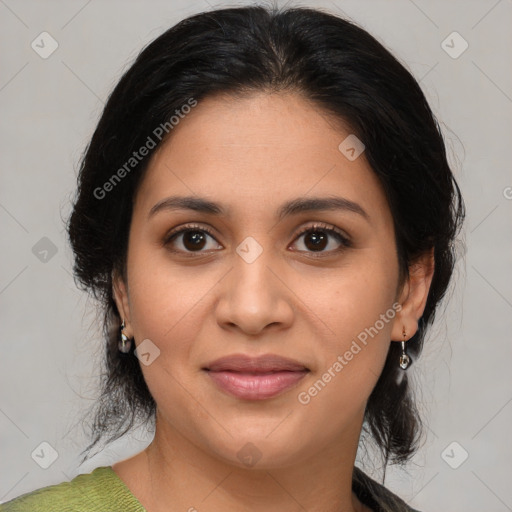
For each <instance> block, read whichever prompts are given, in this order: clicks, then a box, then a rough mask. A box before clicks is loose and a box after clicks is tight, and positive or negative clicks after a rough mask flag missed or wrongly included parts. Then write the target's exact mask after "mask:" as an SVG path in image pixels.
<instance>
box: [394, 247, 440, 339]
mask: <svg viewBox="0 0 512 512" xmlns="http://www.w3.org/2000/svg"><path fill="white" fill-rule="evenodd" d="M434 266H435V261H434V248H432V249H431V250H430V251H428V252H426V253H424V254H422V255H421V256H420V257H419V258H417V259H416V260H415V261H414V262H413V263H412V264H411V265H410V266H409V277H408V279H407V280H406V282H405V283H404V286H403V287H402V291H401V293H400V297H399V299H398V302H399V304H400V305H401V306H402V309H401V310H400V311H397V314H396V316H395V319H394V321H393V328H392V330H391V339H392V340H393V341H402V340H403V339H404V336H403V332H402V330H403V329H405V332H406V340H408V339H410V338H411V337H412V336H414V335H415V334H416V332H417V330H418V321H419V319H420V318H421V317H422V315H423V311H424V310H425V305H426V303H427V298H428V292H429V290H430V285H431V283H432V277H433V275H434Z"/></svg>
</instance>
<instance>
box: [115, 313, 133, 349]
mask: <svg viewBox="0 0 512 512" xmlns="http://www.w3.org/2000/svg"><path fill="white" fill-rule="evenodd" d="M123 330H124V320H123V323H122V324H121V341H119V343H118V348H119V352H122V353H123V354H127V353H128V352H130V349H131V348H132V340H131V339H130V338H128V336H126V334H125V333H124V332H123Z"/></svg>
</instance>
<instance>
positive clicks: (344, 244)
mask: <svg viewBox="0 0 512 512" xmlns="http://www.w3.org/2000/svg"><path fill="white" fill-rule="evenodd" d="M188 231H199V232H204V233H207V234H208V235H209V236H211V237H212V238H213V239H214V240H215V241H217V240H216V238H215V236H214V234H213V232H212V231H211V230H210V229H209V228H207V227H205V226H199V225H197V224H187V225H185V226H183V227H181V228H180V229H177V230H173V231H171V232H169V233H168V234H167V235H166V236H165V239H164V242H163V245H164V246H168V245H170V243H171V242H172V241H174V239H175V238H176V237H178V236H179V235H181V234H183V233H186V232H188ZM315 231H323V232H325V233H328V234H330V235H331V236H333V237H335V238H336V239H337V240H338V241H339V242H340V243H341V247H340V248H338V249H334V250H330V251H319V252H315V251H297V252H307V253H308V254H311V255H313V257H316V258H321V257H323V256H325V255H331V254H333V253H338V252H340V251H342V250H343V249H346V248H349V247H352V243H351V241H350V240H349V239H348V238H347V237H346V236H345V235H344V234H343V233H342V232H341V231H339V230H338V229H337V228H336V227H334V226H332V225H329V224H324V223H315V224H313V225H311V226H306V227H304V228H303V229H301V230H300V231H299V233H297V235H296V237H295V239H294V241H295V240H297V239H298V238H300V237H301V236H302V235H304V234H306V233H309V232H315ZM217 243H218V242H217ZM170 250H171V251H172V252H175V253H181V254H186V255H187V256H188V257H197V256H200V255H201V254H203V251H182V250H176V249H170Z"/></svg>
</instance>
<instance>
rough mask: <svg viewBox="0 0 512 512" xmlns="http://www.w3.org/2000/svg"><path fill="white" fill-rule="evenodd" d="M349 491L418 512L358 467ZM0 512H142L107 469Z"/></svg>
mask: <svg viewBox="0 0 512 512" xmlns="http://www.w3.org/2000/svg"><path fill="white" fill-rule="evenodd" d="M352 489H353V491H354V493H355V494H356V496H357V497H358V499H359V500H360V501H361V502H362V503H364V504H365V505H367V506H368V507H370V508H371V509H372V510H373V511H374V512H418V511H416V510H414V509H412V508H410V507H409V506H408V505H407V504H406V503H405V502H404V501H402V500H401V499H400V498H399V497H398V496H396V495H395V494H393V493H392V492H391V491H389V490H388V489H386V488H385V487H384V486H382V485H381V484H379V483H377V482H375V481H374V480H372V479H371V478H370V477H369V476H367V475H366V474H365V473H363V472H362V471H361V470H360V469H359V468H357V467H355V468H354V476H353V486H352ZM0 512H146V509H145V508H144V507H143V506H142V505H141V503H140V502H139V501H138V500H137V498H136V497H135V496H134V495H133V494H132V493H131V492H130V490H129V489H128V487H127V486H126V485H125V483H124V482H123V481H122V480H121V479H120V478H119V477H118V476H117V473H115V471H114V470H113V469H112V467H111V466H101V467H98V468H96V469H95V470H94V471H92V472H91V473H84V474H81V475H78V476H76V477H75V478H73V480H71V481H70V482H62V483H60V484H56V485H50V486H47V487H41V488H40V489H36V490H35V491H32V492H28V493H25V494H22V495H21V496H18V497H17V498H14V499H12V500H11V501H8V502H7V503H4V504H2V505H0Z"/></svg>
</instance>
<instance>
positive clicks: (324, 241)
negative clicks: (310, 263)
mask: <svg viewBox="0 0 512 512" xmlns="http://www.w3.org/2000/svg"><path fill="white" fill-rule="evenodd" d="M301 238H302V239H303V241H302V243H301V244H299V245H302V246H303V248H299V249H298V251H301V252H311V253H320V254H324V253H325V254H329V253H334V252H337V251H340V250H343V249H345V248H347V247H351V245H352V244H351V242H350V240H349V239H348V238H347V237H346V236H345V235H343V234H342V233H341V232H340V231H338V229H335V228H334V227H328V226H323V225H315V226H309V227H307V228H305V229H304V230H302V231H301V232H300V233H299V235H298V237H297V239H296V240H300V239H301ZM326 249H327V250H326Z"/></svg>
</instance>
